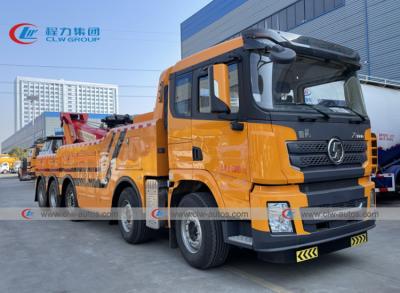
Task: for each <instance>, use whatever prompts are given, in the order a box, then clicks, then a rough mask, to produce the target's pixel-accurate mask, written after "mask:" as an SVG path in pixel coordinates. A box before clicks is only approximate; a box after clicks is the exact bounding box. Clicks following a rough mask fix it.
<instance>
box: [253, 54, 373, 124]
mask: <svg viewBox="0 0 400 293" xmlns="http://www.w3.org/2000/svg"><path fill="white" fill-rule="evenodd" d="M250 63H251V86H252V92H253V98H254V100H255V101H256V103H257V104H258V106H259V107H261V108H263V109H267V110H278V111H279V110H280V111H291V112H292V111H317V110H318V109H319V110H320V111H324V113H327V114H328V115H329V114H349V115H362V116H364V115H366V110H365V106H364V100H363V96H362V92H361V86H360V82H359V80H358V78H357V74H356V72H355V71H354V70H351V69H349V68H348V67H346V66H345V65H343V64H339V63H333V62H325V61H320V60H316V59H311V58H304V57H300V56H298V58H297V60H296V61H295V62H294V63H292V64H277V63H273V62H271V60H270V58H269V57H268V55H265V54H261V53H252V54H251V62H250ZM362 116H361V117H362Z"/></svg>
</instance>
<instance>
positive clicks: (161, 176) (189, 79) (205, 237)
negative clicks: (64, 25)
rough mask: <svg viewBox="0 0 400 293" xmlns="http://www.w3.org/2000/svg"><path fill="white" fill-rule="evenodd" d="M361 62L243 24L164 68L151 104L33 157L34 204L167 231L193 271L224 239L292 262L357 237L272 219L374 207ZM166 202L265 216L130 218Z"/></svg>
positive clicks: (354, 225) (342, 229) (358, 228)
mask: <svg viewBox="0 0 400 293" xmlns="http://www.w3.org/2000/svg"><path fill="white" fill-rule="evenodd" d="M359 69H360V58H359V55H358V54H357V53H356V52H355V51H353V50H351V49H348V48H345V47H342V46H339V45H335V44H332V43H328V42H325V41H320V40H317V39H313V38H308V37H304V36H298V35H294V34H289V33H284V32H277V31H272V30H267V31H248V32H246V33H244V34H243V35H242V36H240V37H237V38H234V39H231V40H228V41H226V42H223V43H221V44H218V45H216V46H213V47H211V48H209V49H206V50H204V51H202V52H199V53H196V54H194V55H192V56H190V57H188V58H186V59H183V60H182V61H180V62H178V63H177V64H176V65H175V66H173V67H170V68H168V69H167V70H166V71H164V72H163V73H162V75H161V78H160V83H159V90H158V94H157V100H156V106H155V109H154V112H151V113H146V114H143V115H137V116H135V117H134V121H133V123H132V124H130V125H126V126H122V127H117V128H114V129H112V130H110V131H109V132H108V133H107V134H106V136H105V137H104V138H102V139H99V140H96V141H94V142H88V143H78V144H72V145H64V146H61V147H60V148H59V149H58V150H57V152H56V154H53V155H44V156H39V159H38V161H39V162H38V167H37V168H38V177H37V183H36V198H35V199H36V200H37V201H38V202H39V205H40V206H41V207H46V206H49V205H50V207H67V208H69V209H71V208H75V207H79V208H82V209H88V210H90V209H94V208H107V209H110V210H111V208H113V207H119V208H122V210H123V211H124V212H122V213H121V215H120V218H119V221H118V223H119V228H120V230H121V234H122V236H123V238H124V239H125V240H126V241H128V242H130V243H140V242H144V241H145V240H147V239H148V238H149V237H150V235H151V234H152V232H154V230H158V229H161V228H168V229H169V231H170V243H171V246H175V245H178V246H179V248H180V250H181V252H182V255H183V256H184V258H185V259H186V260H187V261H188V262H189V263H190V264H191V265H192V266H195V267H198V268H203V269H204V268H209V267H213V266H217V265H221V264H223V263H224V261H225V260H226V258H227V256H228V253H229V249H230V247H231V246H232V245H235V246H240V247H244V248H248V249H252V250H255V251H257V252H258V253H259V255H260V257H262V258H263V259H266V260H271V261H279V262H289V261H295V262H296V261H297V262H300V261H303V260H308V259H312V258H316V257H318V256H319V255H321V254H323V253H327V252H331V251H335V250H339V249H342V248H345V247H350V246H353V245H355V244H359V243H361V242H365V241H366V240H367V230H369V229H371V228H373V227H374V225H375V222H374V221H373V220H349V221H343V220H342V221H333V220H332V221H331V220H326V219H324V218H320V219H319V220H312V221H311V220H305V219H304V220H303V219H294V220H290V219H287V218H285V217H282V216H276V215H277V212H278V215H279V213H282V212H283V211H284V210H286V209H288V208H291V209H302V208H308V207H371V206H374V201H375V194H374V184H373V183H372V182H371V181H370V175H371V168H372V167H373V166H372V160H371V148H372V147H371V132H370V123H369V120H368V117H367V116H366V111H365V107H364V102H363V96H362V92H361V89H360V84H359V81H358V78H357V71H358V70H359ZM176 207H178V208H181V209H184V210H189V211H190V210H191V209H193V208H195V207H196V208H211V207H218V208H219V209H230V208H232V209H241V208H243V209H262V210H264V211H265V217H263V218H259V217H257V218H252V217H250V219H248V220H240V221H238V220H235V221H234V220H232V221H226V220H212V219H210V220H204V219H200V218H199V217H198V216H197V214H196V213H194V214H191V215H190V216H189V217H187V218H186V219H178V220H177V219H172V218H169V219H167V220H166V221H160V220H159V219H158V218H157V217H155V218H153V219H150V220H144V219H137V218H135V217H134V216H133V215H132V213H133V212H135V211H136V212H137V209H133V208H141V209H140V210H143V212H146V213H148V211H154V210H157V209H161V208H166V209H168V210H169V211H171V210H172V209H173V208H176ZM274 215H275V216H274ZM147 216H149V215H146V217H147Z"/></svg>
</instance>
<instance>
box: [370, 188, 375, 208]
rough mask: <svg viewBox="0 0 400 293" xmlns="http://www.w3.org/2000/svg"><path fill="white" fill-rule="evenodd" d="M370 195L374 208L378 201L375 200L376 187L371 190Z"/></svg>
mask: <svg viewBox="0 0 400 293" xmlns="http://www.w3.org/2000/svg"><path fill="white" fill-rule="evenodd" d="M370 197H371V198H370V203H371V208H374V207H375V205H376V203H375V200H376V193H375V189H372V190H371V194H370Z"/></svg>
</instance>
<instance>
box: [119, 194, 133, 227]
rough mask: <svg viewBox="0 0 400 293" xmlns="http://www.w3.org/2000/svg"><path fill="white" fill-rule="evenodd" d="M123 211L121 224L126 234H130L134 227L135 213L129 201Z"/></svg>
mask: <svg viewBox="0 0 400 293" xmlns="http://www.w3.org/2000/svg"><path fill="white" fill-rule="evenodd" d="M121 207H122V211H121V224H122V228H123V229H124V231H125V232H127V233H129V232H130V231H131V229H132V225H133V212H132V206H131V204H130V203H129V202H128V201H126V200H125V201H124V202H123V204H122V206H121Z"/></svg>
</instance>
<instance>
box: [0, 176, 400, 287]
mask: <svg viewBox="0 0 400 293" xmlns="http://www.w3.org/2000/svg"><path fill="white" fill-rule="evenodd" d="M33 186H34V185H33V182H19V181H18V180H17V179H15V178H0V207H21V208H24V207H31V206H36V204H35V203H33ZM379 203H382V204H385V205H396V206H400V196H399V197H397V196H391V197H386V198H385V199H383V200H380V201H378V204H379ZM399 224H400V223H397V222H380V223H378V225H377V228H375V229H374V230H372V231H371V232H370V235H369V243H368V244H366V245H364V246H361V247H357V248H352V249H347V250H344V251H340V252H337V253H334V254H331V255H327V256H324V257H322V258H321V259H318V260H316V261H313V262H308V263H302V264H299V265H276V264H269V263H265V262H262V261H259V260H257V258H256V257H255V255H254V254H252V253H249V252H246V251H238V252H236V253H235V254H234V255H233V257H232V259H231V260H230V261H229V262H228V263H227V264H226V265H225V266H224V267H221V268H217V269H213V270H209V271H199V270H196V269H193V268H191V267H189V266H188V265H187V264H186V263H185V261H184V260H183V258H182V257H181V256H180V254H179V251H178V250H172V249H169V248H168V241H167V238H166V237H165V236H161V237H160V239H157V240H156V241H153V242H151V243H147V244H142V245H137V246H133V245H129V244H127V243H125V242H124V241H123V240H122V238H121V237H120V235H119V231H118V228H117V226H110V225H108V224H107V223H105V222H69V221H66V222H64V221H63V222H61V221H48V222H39V221H32V222H22V221H8V222H2V223H0V292H21V293H23V292H29V293H30V292H54V293H67V292H99V293H100V292H113V293H118V292H191V293H193V292H205V291H208V292H333V291H334V292H349V291H352V292H354V291H356V292H399V290H400V275H399V274H398V272H399V266H400V245H399V244H400V227H399Z"/></svg>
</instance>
